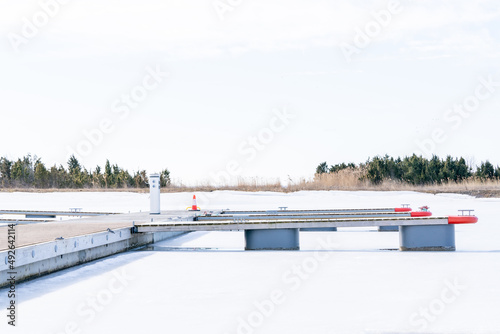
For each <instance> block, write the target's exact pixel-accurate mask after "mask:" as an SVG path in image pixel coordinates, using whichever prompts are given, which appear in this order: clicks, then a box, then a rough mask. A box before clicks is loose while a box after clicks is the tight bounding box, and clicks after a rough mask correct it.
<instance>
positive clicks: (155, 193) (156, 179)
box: [149, 174, 160, 215]
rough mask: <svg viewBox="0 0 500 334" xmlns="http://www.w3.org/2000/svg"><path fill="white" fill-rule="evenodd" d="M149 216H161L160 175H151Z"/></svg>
mask: <svg viewBox="0 0 500 334" xmlns="http://www.w3.org/2000/svg"><path fill="white" fill-rule="evenodd" d="M149 198H150V209H149V214H151V215H159V214H160V174H151V175H149Z"/></svg>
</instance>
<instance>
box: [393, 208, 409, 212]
mask: <svg viewBox="0 0 500 334" xmlns="http://www.w3.org/2000/svg"><path fill="white" fill-rule="evenodd" d="M394 212H411V208H395V209H394Z"/></svg>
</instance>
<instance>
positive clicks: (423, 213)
mask: <svg viewBox="0 0 500 334" xmlns="http://www.w3.org/2000/svg"><path fill="white" fill-rule="evenodd" d="M411 216H412V217H430V216H432V212H430V211H415V212H412V213H411Z"/></svg>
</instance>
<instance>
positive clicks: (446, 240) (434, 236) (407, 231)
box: [399, 225, 455, 251]
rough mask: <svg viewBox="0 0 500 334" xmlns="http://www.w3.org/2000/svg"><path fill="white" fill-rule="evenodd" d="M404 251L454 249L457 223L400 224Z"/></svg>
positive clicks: (400, 241)
mask: <svg viewBox="0 0 500 334" xmlns="http://www.w3.org/2000/svg"><path fill="white" fill-rule="evenodd" d="M399 246H400V247H399V249H400V250H402V251H454V250H455V225H428V226H424V225H417V226H400V228H399Z"/></svg>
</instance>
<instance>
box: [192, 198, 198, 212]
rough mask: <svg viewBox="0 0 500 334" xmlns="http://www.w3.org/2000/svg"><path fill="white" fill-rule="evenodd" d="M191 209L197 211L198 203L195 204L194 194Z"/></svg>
mask: <svg viewBox="0 0 500 334" xmlns="http://www.w3.org/2000/svg"><path fill="white" fill-rule="evenodd" d="M191 210H193V211H198V205H196V195H193V205H192V206H191Z"/></svg>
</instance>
